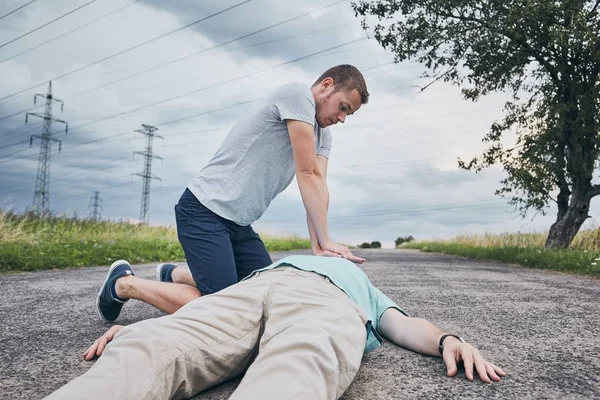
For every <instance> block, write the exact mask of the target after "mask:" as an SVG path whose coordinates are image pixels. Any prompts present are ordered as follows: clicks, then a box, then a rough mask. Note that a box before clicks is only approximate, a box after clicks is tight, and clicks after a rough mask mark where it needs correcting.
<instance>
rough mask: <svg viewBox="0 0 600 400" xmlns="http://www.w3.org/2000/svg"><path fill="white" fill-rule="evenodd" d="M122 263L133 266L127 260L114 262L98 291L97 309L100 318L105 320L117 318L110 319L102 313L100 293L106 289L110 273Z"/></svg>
mask: <svg viewBox="0 0 600 400" xmlns="http://www.w3.org/2000/svg"><path fill="white" fill-rule="evenodd" d="M122 264H127V265H129V267H130V268H131V264H129V263H128V262H127V261H125V260H117V261H115V262H114V263H112V264H111V265H110V268H109V269H108V273H107V274H106V278H104V282H103V283H102V286H100V290H99V291H98V296H97V297H96V311H97V312H98V315H99V316H100V318H102V319H103V320H104V321H105V322H115V321H116V320H117V319H116V318H115V319H114V320H112V321H109V320H107V319H106V318H104V315H102V312H101V311H100V295H101V293H102V289H104V286H106V283H107V282H108V278H109V277H110V274H111V273H112V272H113V271H114V269H115V268H117V267H118V266H119V265H122Z"/></svg>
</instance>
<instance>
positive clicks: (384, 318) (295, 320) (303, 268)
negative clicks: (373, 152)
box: [48, 256, 505, 400]
mask: <svg viewBox="0 0 600 400" xmlns="http://www.w3.org/2000/svg"><path fill="white" fill-rule="evenodd" d="M365 328H366V329H365ZM380 335H381V336H384V337H386V338H387V339H389V340H390V341H392V342H393V343H395V344H396V345H398V346H402V347H405V348H407V349H410V350H413V351H416V352H419V353H422V354H426V355H431V356H435V355H437V356H441V357H442V358H443V361H444V363H445V364H446V368H447V371H448V376H454V375H456V373H457V363H460V362H461V361H462V362H463V363H464V368H465V374H466V377H467V378H468V379H469V380H473V379H474V372H476V373H477V374H478V375H479V377H480V378H481V380H482V381H484V382H488V383H489V382H491V381H492V380H493V381H499V380H500V377H501V376H504V375H505V373H504V372H503V371H502V370H501V369H500V368H499V367H497V366H495V365H494V364H492V363H490V362H488V361H486V360H484V359H483V357H482V356H481V355H480V354H479V352H478V351H477V349H476V348H474V347H473V346H471V345H470V344H467V343H465V342H464V341H463V340H462V339H461V338H459V337H458V336H456V335H454V334H451V333H446V332H444V331H443V330H441V329H439V328H437V327H436V326H434V325H433V324H432V323H430V322H428V321H426V320H424V319H420V318H411V317H409V316H407V314H406V313H405V312H404V311H402V309H401V308H400V307H398V305H396V304H395V303H394V302H393V301H392V300H390V299H389V298H388V297H387V296H385V295H384V294H383V293H382V292H381V291H380V290H379V289H377V288H376V287H374V286H373V285H372V284H371V282H370V281H369V279H368V277H367V276H366V274H365V273H364V272H363V271H362V270H361V269H360V268H358V267H357V266H356V265H354V264H353V263H352V262H350V261H348V260H346V259H343V258H329V257H317V256H289V257H285V258H283V259H281V260H279V261H278V262H276V263H273V264H271V265H269V266H268V267H266V268H263V269H260V270H257V271H254V272H253V273H252V274H251V275H250V276H248V277H247V278H246V279H245V280H243V281H241V282H240V283H237V284H235V285H233V286H230V287H229V288H226V289H224V290H221V291H219V292H218V293H215V294H212V295H209V296H203V297H200V298H198V299H196V300H193V301H191V302H190V303H188V304H186V305H185V306H183V307H182V308H181V309H179V310H178V311H177V312H175V313H174V314H172V315H167V316H164V317H160V318H155V319H150V320H145V321H141V322H137V323H135V324H132V325H129V326H126V327H121V326H118V325H115V326H113V327H112V328H110V329H109V330H108V332H106V333H105V334H104V335H103V336H102V337H101V338H99V339H98V340H96V341H95V343H94V344H93V345H92V346H90V348H89V349H88V350H87V351H86V352H85V353H84V354H83V356H84V358H85V359H86V360H91V359H92V358H94V356H100V355H101V357H100V359H99V360H98V361H97V362H96V363H95V364H94V365H93V366H92V367H91V368H90V369H89V370H88V371H87V372H86V373H85V374H83V375H82V376H80V377H78V378H75V379H74V380H72V381H71V382H69V383H67V384H66V385H65V386H63V387H62V388H60V389H58V390H57V391H56V392H54V393H53V394H51V395H50V396H49V397H48V399H61V400H64V399H80V398H85V399H96V398H97V399H147V398H153V399H154V398H156V399H171V398H188V397H191V396H193V395H195V394H197V393H198V392H200V391H202V390H204V389H207V388H209V387H211V386H214V385H217V384H219V383H221V382H224V381H226V380H228V379H231V378H234V377H236V376H238V375H240V374H242V373H244V371H245V375H244V378H243V379H242V381H241V382H240V384H239V386H238V387H237V389H236V390H235V392H234V393H233V394H232V396H231V399H283V398H285V399H288V400H290V399H337V398H339V397H340V396H341V395H342V394H343V393H344V391H345V390H346V389H347V388H348V386H349V385H350V383H351V382H352V380H353V379H354V376H355V375H356V373H357V371H358V369H359V367H360V363H361V359H362V355H363V353H364V352H369V351H372V350H374V349H376V348H378V347H379V346H380V344H381V342H382V338H381V336H380ZM113 339H114V341H112V342H111V340H113ZM108 342H111V343H109V344H108V345H107V343H108Z"/></svg>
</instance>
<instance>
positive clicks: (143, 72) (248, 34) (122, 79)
mask: <svg viewBox="0 0 600 400" xmlns="http://www.w3.org/2000/svg"><path fill="white" fill-rule="evenodd" d="M346 1H347V0H338V1H335V2H333V3H331V4H328V5H326V6H323V7H321V8H319V9H317V10H313V11H310V12H306V13H304V14H301V15H297V16H295V17H293V18H289V19H286V20H285V21H281V22H278V23H276V24H273V25H270V26H267V27H265V28H262V29H259V30H257V31H254V32H250V33H247V34H245V35H242V36H239V37H237V38H235V39H232V40H228V41H226V42H223V43H220V44H218V45H215V46H212V47H209V48H207V49H204V50H201V51H197V52H195V53H192V54H188V55H187V56H183V57H180V58H177V59H175V60H171V61H167V62H165V63H163V64H159V65H157V66H154V67H151V68H149V69H146V70H144V71H141V72H137V73H135V74H132V75H128V76H126V77H123V78H119V79H117V80H114V81H112V82H108V83H105V84H102V85H100V86H96V87H94V88H91V89H87V90H84V91H82V92H79V93H75V94H74V95H71V96H69V97H67V99H71V98H73V97H76V96H79V95H81V94H85V93H88V92H91V91H93V90H96V89H101V88H104V87H106V86H110V85H112V84H114V83H117V82H122V81H124V80H127V79H131V78H134V77H136V76H140V75H142V74H145V73H147V72H151V71H155V70H157V69H160V68H163V67H166V66H167V65H171V64H174V63H176V62H179V61H183V60H186V59H188V58H191V57H194V56H197V55H199V54H203V53H206V52H208V51H211V50H214V49H217V48H219V47H223V46H226V45H228V44H230V43H233V42H236V41H238V40H242V39H246V38H248V37H250V36H253V35H256V34H258V33H261V32H264V31H267V30H269V29H273V28H275V27H278V26H281V25H284V24H287V23H289V22H292V21H295V20H297V19H300V18H303V17H305V16H307V15H310V14H313V13H315V12H318V11H321V10H323V9H325V8H328V7H331V6H334V5H336V4H339V3H343V2H346ZM0 100H2V99H0Z"/></svg>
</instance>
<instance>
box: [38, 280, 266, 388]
mask: <svg viewBox="0 0 600 400" xmlns="http://www.w3.org/2000/svg"><path fill="white" fill-rule="evenodd" d="M267 289H268V288H267V286H266V285H264V284H262V283H261V281H260V280H258V279H257V280H250V281H247V282H242V283H240V284H239V285H235V286H233V287H230V288H228V289H225V290H223V291H221V292H219V293H217V294H214V295H211V296H206V297H201V298H199V299H197V300H194V301H192V302H190V303H188V304H186V305H185V306H183V307H182V308H181V309H179V310H178V311H177V312H176V313H174V314H172V315H168V316H165V317H161V318H155V319H150V320H146V321H141V322H138V323H135V324H132V325H129V326H126V327H124V328H123V329H121V331H119V332H118V333H117V335H116V337H115V339H114V340H113V341H112V342H111V343H109V344H108V346H107V347H106V349H105V350H104V353H103V354H102V356H101V357H100V358H99V359H98V361H96V363H95V364H94V365H93V366H92V367H91V368H90V369H89V370H88V371H87V372H86V373H85V374H83V375H81V376H80V377H78V378H75V379H74V380H72V381H71V382H69V383H67V384H66V385H65V386H63V387H62V388H60V389H58V390H57V391H56V392H54V393H53V394H52V395H50V396H49V397H48V399H52V400H59V399H60V400H70V399H90V400H94V399H123V400H129V399H171V398H189V397H191V396H193V395H195V394H196V393H198V392H200V391H202V390H204V389H206V388H209V387H211V386H214V385H216V384H219V383H221V382H223V381H225V380H228V379H230V378H233V377H235V376H237V375H239V374H240V373H242V372H243V371H244V370H245V369H246V367H247V365H248V363H249V362H250V361H251V359H252V357H253V356H254V354H255V352H256V347H257V344H258V339H259V336H260V333H261V331H262V329H263V318H262V317H263V309H264V307H263V305H264V299H265V297H266V294H267Z"/></svg>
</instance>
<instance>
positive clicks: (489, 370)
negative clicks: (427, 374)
mask: <svg viewBox="0 0 600 400" xmlns="http://www.w3.org/2000/svg"><path fill="white" fill-rule="evenodd" d="M453 339H454V338H450V337H449V338H447V339H446V341H447V342H448V344H447V345H444V354H443V358H444V363H445V364H446V369H447V370H448V376H455V375H456V373H457V372H458V367H457V364H458V363H459V362H460V361H462V362H463V364H464V367H465V375H466V377H467V379H468V380H470V381H471V382H472V381H473V380H474V376H473V372H474V370H476V371H477V374H478V375H479V378H480V379H481V380H482V381H483V382H485V383H491V382H492V381H496V382H499V381H500V377H501V376H506V372H504V371H502V369H500V367H497V366H496V365H494V364H492V363H491V362H489V361H486V360H485V359H484V358H483V357H482V356H481V354H479V351H478V350H477V349H476V348H475V347H473V346H472V345H470V344H468V343H462V342H460V341H459V340H457V339H454V340H453Z"/></svg>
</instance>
